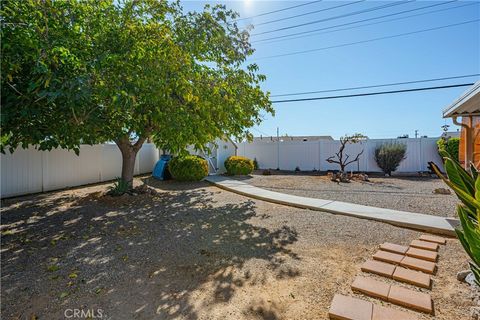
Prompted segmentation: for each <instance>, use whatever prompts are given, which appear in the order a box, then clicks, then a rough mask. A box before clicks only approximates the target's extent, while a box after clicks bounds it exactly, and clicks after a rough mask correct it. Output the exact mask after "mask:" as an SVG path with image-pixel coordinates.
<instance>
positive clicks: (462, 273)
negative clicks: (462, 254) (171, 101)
mask: <svg viewBox="0 0 480 320" xmlns="http://www.w3.org/2000/svg"><path fill="white" fill-rule="evenodd" d="M471 273H472V271H470V270H463V271H460V272H459V273H457V280H458V281H461V282H465V278H466V277H467V276H468V275H469V274H471Z"/></svg>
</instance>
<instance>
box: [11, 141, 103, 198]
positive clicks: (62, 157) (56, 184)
mask: <svg viewBox="0 0 480 320" xmlns="http://www.w3.org/2000/svg"><path fill="white" fill-rule="evenodd" d="M42 153H43V155H42V156H43V166H42V171H43V191H50V190H55V189H61V188H66V187H73V186H78V185H82V184H87V183H92V182H97V181H100V166H99V164H100V154H101V146H82V147H81V149H80V156H77V155H76V154H75V153H74V152H73V151H70V152H69V151H66V150H62V149H54V150H52V151H49V152H48V151H47V152H42ZM13 156H14V157H15V154H14V155H13Z"/></svg>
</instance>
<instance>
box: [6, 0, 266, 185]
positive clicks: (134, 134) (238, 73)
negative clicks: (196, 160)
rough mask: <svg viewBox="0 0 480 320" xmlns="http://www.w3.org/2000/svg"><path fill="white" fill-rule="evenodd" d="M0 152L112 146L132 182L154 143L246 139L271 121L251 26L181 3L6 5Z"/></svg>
mask: <svg viewBox="0 0 480 320" xmlns="http://www.w3.org/2000/svg"><path fill="white" fill-rule="evenodd" d="M1 15H2V17H3V21H2V30H1V36H2V44H1V53H2V77H1V83H2V98H1V99H2V116H1V126H2V136H1V145H0V147H1V151H2V152H4V151H5V149H6V148H8V149H10V151H12V152H13V150H15V148H17V147H18V146H22V147H28V146H29V145H35V146H37V147H38V148H39V149H40V150H50V149H52V148H56V147H61V148H66V149H70V150H74V151H75V152H76V153H77V154H78V152H79V146H80V144H94V143H103V142H106V141H114V142H115V143H116V144H117V145H118V147H119V149H120V151H121V153H122V158H123V166H122V174H121V177H122V179H123V180H125V181H127V182H128V183H129V184H131V182H132V179H133V169H134V163H135V158H136V154H137V152H138V150H140V148H141V146H142V145H143V143H144V142H145V141H146V140H147V139H150V140H151V141H153V142H154V143H155V144H156V145H157V146H158V147H160V148H163V149H168V150H170V151H172V152H182V150H184V149H185V147H186V146H187V145H193V146H194V147H195V148H197V149H204V148H205V145H206V144H207V143H208V142H211V141H213V140H214V139H215V138H219V137H224V136H229V137H234V138H237V139H240V138H242V137H245V136H246V135H249V134H248V131H246V129H245V128H248V127H251V126H253V125H255V124H258V123H259V122H260V121H261V113H262V112H270V113H273V109H272V107H271V102H270V100H269V95H268V93H265V92H263V91H262V90H261V88H260V84H261V82H262V81H264V80H265V76H264V75H261V74H258V66H257V65H255V64H247V63H246V59H247V57H248V56H249V55H251V54H252V53H253V48H252V47H251V45H250V43H249V33H248V30H240V29H239V28H238V26H237V25H236V23H235V22H234V20H235V19H236V18H237V16H238V15H237V14H236V13H235V12H233V11H231V10H227V8H226V7H225V6H222V5H216V6H213V7H211V6H208V5H207V6H206V7H205V9H204V10H203V11H202V12H184V10H183V8H182V7H181V5H180V4H179V2H174V3H171V2H168V1H158V0H136V1H134V0H132V1H113V0H99V1H48V0H44V1H41V0H26V1H12V2H6V3H5V4H4V5H3V7H2V9H1Z"/></svg>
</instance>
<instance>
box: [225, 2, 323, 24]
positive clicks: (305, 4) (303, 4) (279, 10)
mask: <svg viewBox="0 0 480 320" xmlns="http://www.w3.org/2000/svg"><path fill="white" fill-rule="evenodd" d="M318 2H322V0H317V1H311V2H307V3H302V4H297V5H296V6H291V7H287V8H283V9H278V10H273V11H268V12H264V13H260V14H257V15H255V16H250V17H246V18H239V19H235V20H232V21H241V20H247V19H252V18H258V17H263V16H266V15H269V14H272V13H277V12H282V11H286V10H290V9H295V8H299V7H303V6H308V5H311V4H314V3H318Z"/></svg>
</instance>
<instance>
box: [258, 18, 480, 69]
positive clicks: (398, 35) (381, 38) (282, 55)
mask: <svg viewBox="0 0 480 320" xmlns="http://www.w3.org/2000/svg"><path fill="white" fill-rule="evenodd" d="M479 20H480V19H474V20H468V21H464V22H459V23H453V24H448V25H444V26H439V27H435V28H429V29H422V30H417V31H412V32H405V33H399V34H395V35H391V36H385V37H380V38H373V39H368V40H362V41H356V42H349V43H343V44H339V45H334V46H328V47H322V48H317V49H310V50H303V51H294V52H289V53H284V54H277V55H273V56H266V57H260V58H255V59H253V60H263V59H270V58H280V57H286V56H292V55H297V54H304V53H310V52H316V51H322V50H328V49H334V48H341V47H348V46H352V45H356V44H362V43H368V42H374V41H379V40H385V39H392V38H397V37H403V36H407V35H412V34H417V33H423V32H428V31H434V30H440V29H445V28H450V27H455V26H460V25H464V24H468V23H473V22H477V21H479Z"/></svg>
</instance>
